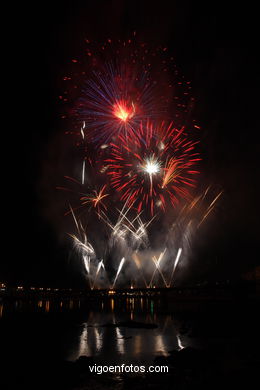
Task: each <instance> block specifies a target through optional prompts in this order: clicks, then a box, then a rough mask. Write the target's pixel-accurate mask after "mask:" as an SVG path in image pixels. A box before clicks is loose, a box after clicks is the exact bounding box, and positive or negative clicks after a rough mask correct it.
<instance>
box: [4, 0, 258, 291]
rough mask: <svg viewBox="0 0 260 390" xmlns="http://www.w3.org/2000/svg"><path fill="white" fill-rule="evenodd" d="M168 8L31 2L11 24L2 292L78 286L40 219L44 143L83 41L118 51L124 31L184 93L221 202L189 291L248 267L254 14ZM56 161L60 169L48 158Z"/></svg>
mask: <svg viewBox="0 0 260 390" xmlns="http://www.w3.org/2000/svg"><path fill="white" fill-rule="evenodd" d="M169 3H170V4H168V2H167V1H160V2H156V3H155V4H154V5H151V2H149V1H146V0H145V1H118V0H117V1H109V0H108V1H100V0H97V1H92V2H90V1H71V2H59V1H55V2H52V3H49V2H40V3H39V2H38V3H35V5H30V7H29V6H26V8H22V9H19V10H18V9H17V10H16V16H15V19H12V18H11V17H10V21H11V20H12V23H10V24H11V27H10V29H9V33H7V34H6V36H7V40H6V48H7V49H6V56H5V62H6V63H5V66H6V67H7V72H8V74H10V76H9V78H8V80H9V81H10V90H9V92H10V98H9V103H8V106H9V109H10V113H9V118H8V126H7V128H5V129H4V132H5V133H6V134H7V137H8V144H7V145H6V148H7V151H8V152H7V155H8V157H7V161H5V166H4V170H5V171H6V175H7V180H8V184H7V183H6V184H5V183H4V185H3V188H7V198H8V200H7V203H6V204H2V207H3V208H6V209H7V208H8V215H9V217H8V228H7V234H6V236H7V241H6V242H5V243H4V244H3V247H4V248H5V249H7V251H6V254H5V255H3V256H2V258H1V264H0V281H7V282H10V283H13V284H15V283H25V284H26V283H27V284H28V285H32V284H33V285H45V286H48V285H53V286H55V285H57V286H60V285H73V286H77V285H80V282H81V279H80V276H79V274H78V273H77V272H76V269H75V267H73V266H72V265H71V263H70V261H69V255H68V252H69V248H70V247H69V244H68V241H66V242H64V240H62V239H61V237H62V233H63V232H60V233H59V232H58V228H57V226H55V223H53V221H52V219H51V218H50V210H52V209H53V204H51V203H52V198H51V196H50V193H51V189H50V185H51V186H52V183H55V182H56V180H57V183H56V184H57V185H59V184H60V183H61V180H60V178H59V177H55V167H53V172H54V173H53V176H52V175H51V172H52V168H51V167H50V166H49V165H48V164H49V156H50V150H52V152H51V153H52V161H55V158H53V144H54V143H55V142H54V141H53V140H55V139H56V137H57V135H58V134H60V133H61V132H62V131H64V129H63V128H62V122H61V120H60V109H61V107H60V105H59V104H58V95H59V93H60V88H61V79H62V77H63V75H64V72H65V71H66V69H68V64H69V63H70V61H71V58H73V57H77V56H78V55H79V54H81V51H82V49H83V47H84V39H85V38H89V39H92V40H102V39H106V38H108V37H111V38H112V39H113V38H122V39H124V38H125V37H128V35H129V34H131V33H132V32H133V31H137V34H138V35H139V36H141V37H142V38H143V39H144V41H146V42H147V43H148V44H154V45H156V44H163V45H166V46H167V47H168V48H169V52H171V53H172V54H173V56H174V58H175V61H176V62H177V64H178V67H179V68H180V69H181V71H182V73H183V74H184V75H185V78H186V79H189V80H191V81H192V86H193V96H194V97H195V99H196V104H195V109H194V115H195V116H196V118H198V122H199V123H200V124H201V127H202V133H201V141H202V153H203V172H204V175H205V178H206V179H205V180H207V181H208V182H210V183H213V184H215V185H216V186H218V187H219V188H222V189H223V190H224V196H223V199H222V201H221V202H220V204H219V205H218V209H217V213H216V215H215V219H214V221H213V223H212V224H211V226H210V232H207V234H206V235H205V241H203V242H200V244H199V245H198V247H197V252H198V254H199V256H200V262H195V265H194V269H196V273H195V275H196V276H195V281H196V280H205V279H209V280H214V279H216V280H217V279H232V278H237V277H239V275H240V274H241V273H243V272H245V271H247V270H249V269H251V268H252V267H253V266H254V265H256V264H258V262H259V260H258V240H257V239H258V234H257V233H258V232H257V230H258V218H257V214H258V207H257V203H259V200H258V191H257V182H258V164H257V163H258V159H259V157H258V145H257V139H258V129H259V118H258V117H259V90H258V89H257V79H259V67H258V63H257V61H256V58H257V56H258V50H259V44H258V35H257V25H258V21H257V20H256V16H255V15H256V14H257V11H256V10H255V9H253V8H252V9H250V8H248V7H247V8H246V5H245V4H246V3H245V4H244V5H243V4H241V5H238V2H233V1H232V2H231V3H230V2H229V6H227V3H228V2H221V1H218V2H207V5H206V6H205V2H200V1H196V2H195V1H185V0H184V1H172V2H169ZM4 117H5V114H4ZM4 148H5V146H4ZM56 153H57V160H59V157H58V156H59V154H60V151H59V149H58V148H57V149H56ZM46 165H47V166H48V170H47V171H48V174H49V175H50V177H49V179H50V180H49V181H48V178H47V177H46ZM64 174H66V172H64ZM51 176H52V177H51ZM9 183H10V184H9ZM50 183H51V184H50ZM54 192H55V191H53V193H54ZM53 196H55V195H53ZM60 228H62V227H60ZM196 278H197V279H196Z"/></svg>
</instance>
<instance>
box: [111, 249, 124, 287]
mask: <svg viewBox="0 0 260 390" xmlns="http://www.w3.org/2000/svg"><path fill="white" fill-rule="evenodd" d="M124 262H125V258H124V257H123V258H122V260H121V261H120V264H119V267H118V269H117V273H116V277H115V279H114V282H113V285H112V289H113V288H114V287H115V284H116V281H117V278H118V276H119V274H120V272H121V269H122V267H123V265H124Z"/></svg>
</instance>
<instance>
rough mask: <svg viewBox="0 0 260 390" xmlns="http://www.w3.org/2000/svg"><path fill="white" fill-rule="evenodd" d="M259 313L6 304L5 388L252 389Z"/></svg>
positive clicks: (1, 340)
mask: <svg viewBox="0 0 260 390" xmlns="http://www.w3.org/2000/svg"><path fill="white" fill-rule="evenodd" d="M258 309H259V308H258V305H257V301H256V300H254V301H250V300H235V301H233V300H228V301H225V300H221V301H211V300H207V301H201V300H199V301H198V302H197V301H192V302H189V301H183V302H182V301H181V302H176V303H174V302H170V303H169V302H166V301H165V297H164V298H160V297H155V298H151V297H149V298H147V297H131V296H130V297H120V298H116V297H111V298H100V299H92V300H87V301H80V300H78V299H66V300H62V299H55V300H49V299H38V300H31V301H29V300H2V301H0V347H1V349H0V354H1V360H2V364H1V380H2V383H5V385H4V387H3V388H4V389H6V388H11V389H17V388H23V387H24V388H34V389H42V388H44V389H52V388H55V389H66V388H69V389H92V388H97V389H107V388H118V389H123V388H129V387H130V388H146V387H147V388H175V389H194V388H209V387H210V388H213V389H215V388H219V387H222V388H226V387H225V386H227V387H228V386H232V387H234V386H241V384H243V385H244V386H249V384H250V383H253V382H252V381H253V379H254V377H255V376H256V375H257V370H258V368H259V349H258V348H259V343H258V341H259V335H258V333H259V318H258ZM82 356H84V357H85V358H82ZM87 357H88V358H89V359H87ZM90 364H91V365H92V364H96V365H107V366H108V365H121V364H126V365H131V364H133V365H144V366H145V367H148V366H149V365H154V366H155V365H167V366H168V367H169V373H168V374H146V375H144V374H138V375H132V376H129V375H127V376H126V375H112V374H111V375H108V374H102V375H97V374H91V373H89V370H88V366H89V365H90ZM249 388H251V387H250V386H249Z"/></svg>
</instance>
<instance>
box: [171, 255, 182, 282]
mask: <svg viewBox="0 0 260 390" xmlns="http://www.w3.org/2000/svg"><path fill="white" fill-rule="evenodd" d="M181 253H182V248H179V249H178V253H177V256H176V258H175V262H174V265H173V270H172V274H171V278H170V282H169V284H168V285H167V287H170V286H171V284H172V279H173V275H174V273H175V270H176V268H177V265H178V263H179V260H180V257H181Z"/></svg>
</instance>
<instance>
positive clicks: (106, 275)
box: [59, 40, 221, 289]
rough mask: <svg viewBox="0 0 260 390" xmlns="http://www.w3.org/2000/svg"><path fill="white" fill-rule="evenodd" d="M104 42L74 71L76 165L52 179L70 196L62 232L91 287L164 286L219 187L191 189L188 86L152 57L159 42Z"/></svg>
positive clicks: (194, 173)
mask: <svg viewBox="0 0 260 390" xmlns="http://www.w3.org/2000/svg"><path fill="white" fill-rule="evenodd" d="M88 43H89V42H88ZM108 45H109V53H110V55H108V54H107V52H108V49H107V46H108ZM111 47H112V46H111V41H110V40H109V41H108V42H107V43H106V44H104V45H103V46H102V56H98V55H94V53H93V52H92V51H90V49H89V48H88V49H87V56H88V58H91V61H92V62H91V65H92V68H93V69H90V71H89V73H88V72H86V70H85V69H84V71H81V72H77V73H76V76H78V74H79V73H80V74H81V76H82V78H83V80H82V81H80V80H79V78H78V81H77V82H78V84H80V91H81V92H80V94H79V95H78V96H77V98H76V99H75V102H76V103H75V104H74V108H73V109H72V110H71V113H72V117H73V118H74V122H73V123H74V125H73V126H74V129H75V132H74V133H75V134H76V135H78V136H79V138H78V141H77V145H78V146H79V148H80V149H79V150H80V155H81V159H82V160H81V171H80V172H79V173H78V175H77V176H78V177H77V178H74V177H69V176H66V177H65V178H66V180H68V181H69V185H68V186H63V187H59V188H60V189H63V190H67V191H68V192H69V193H70V194H72V195H73V196H74V199H70V201H69V204H70V205H69V208H68V211H67V212H66V214H67V215H71V216H72V219H73V220H74V225H75V229H76V232H75V233H74V234H71V233H70V237H71V238H72V240H73V242H74V246H75V249H76V250H77V252H78V253H79V255H80V257H81V259H82V264H83V267H84V272H85V275H86V278H87V280H88V284H89V287H90V288H91V289H94V288H113V289H114V288H116V287H119V286H120V287H125V288H128V287H146V288H152V287H171V286H173V285H174V282H175V275H176V273H177V271H178V268H179V267H180V264H182V263H183V264H186V263H187V262H188V260H189V256H190V252H191V247H192V242H193V237H194V235H195V233H196V232H197V231H198V230H199V229H200V227H201V225H202V224H203V223H204V221H205V220H206V219H207V217H208V216H209V215H210V213H211V211H212V210H213V208H214V206H215V204H216V202H217V200H218V198H219V197H220V196H221V192H220V193H218V194H217V195H214V197H213V198H212V195H210V191H209V188H207V190H206V191H203V192H202V193H201V194H200V195H197V192H196V191H197V190H196V186H197V182H198V177H199V162H200V160H201V157H200V154H199V151H198V143H199V140H198V138H199V137H198V129H199V126H197V125H196V123H195V122H194V120H190V108H191V106H192V103H191V102H192V101H193V98H192V97H191V96H190V88H191V87H190V83H188V82H185V81H184V80H183V79H181V81H180V78H179V76H178V72H177V71H176V68H175V66H174V65H173V64H172V62H171V60H170V61H169V62H167V61H166V60H165V57H163V60H162V61H161V63H160V66H158V58H159V57H160V54H162V53H163V54H164V53H165V51H166V50H167V49H166V48H161V49H160V51H158V50H152V51H149V50H148V49H147V47H146V46H145V45H144V44H141V45H139V46H137V45H136V46H134V45H133V43H132V41H131V40H129V41H127V42H120V41H119V42H117V46H115V47H116V49H115V50H114V52H113V50H112V48H111ZM111 53H112V55H111ZM158 53H159V54H158ZM106 54H107V57H108V58H106ZM73 62H77V60H74V61H73ZM81 66H83V65H82V64H81ZM171 66H172V69H171ZM158 68H159V71H158ZM172 73H173V75H172ZM156 75H157V78H156ZM172 77H173V78H174V80H173V81H171V80H172ZM67 79H70V80H71V79H73V77H67V78H66V81H67ZM72 81H73V82H74V80H72ZM76 87H77V88H78V85H76ZM180 88H182V95H181V93H180V91H181V89H180ZM72 133H73V132H72Z"/></svg>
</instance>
